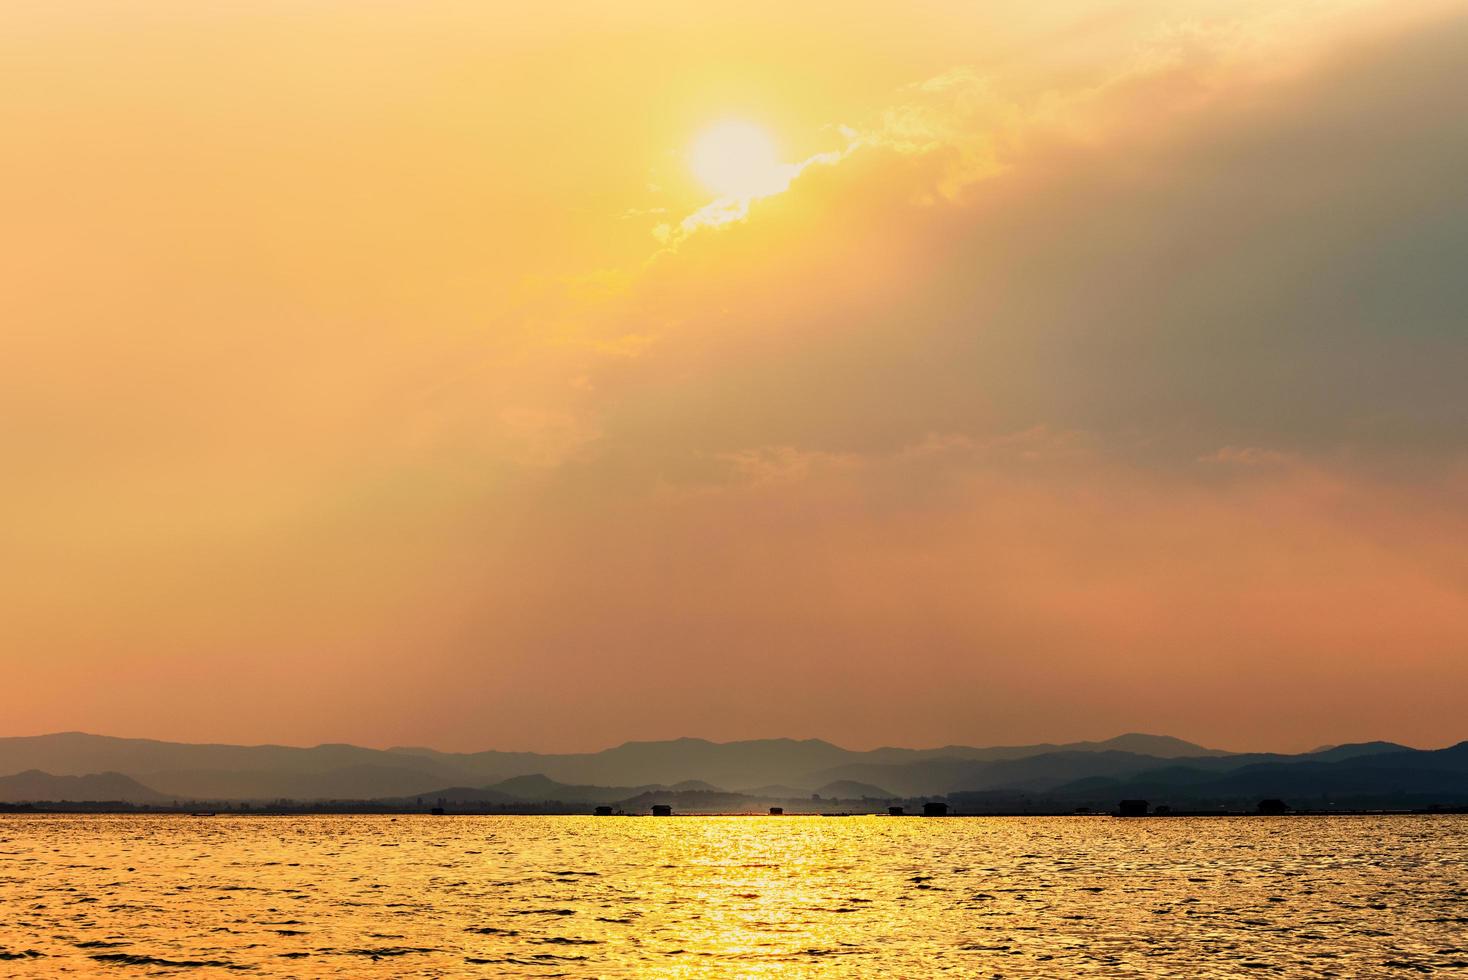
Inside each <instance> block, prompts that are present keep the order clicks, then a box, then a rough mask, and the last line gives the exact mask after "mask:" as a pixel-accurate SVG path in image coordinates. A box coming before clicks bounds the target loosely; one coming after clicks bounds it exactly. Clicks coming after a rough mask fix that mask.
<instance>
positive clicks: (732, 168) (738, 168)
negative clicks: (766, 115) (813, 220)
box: [688, 119, 790, 200]
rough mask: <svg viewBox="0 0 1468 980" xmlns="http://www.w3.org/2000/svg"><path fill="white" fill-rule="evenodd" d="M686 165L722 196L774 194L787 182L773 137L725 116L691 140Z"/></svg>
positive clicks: (741, 197)
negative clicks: (691, 144)
mask: <svg viewBox="0 0 1468 980" xmlns="http://www.w3.org/2000/svg"><path fill="white" fill-rule="evenodd" d="M688 163H689V166H690V167H691V168H692V169H693V174H694V176H696V177H697V178H698V179H699V182H700V183H702V184H703V185H704V187H706V188H708V190H709V191H711V192H712V193H714V194H717V195H718V196H719V197H721V198H730V199H735V200H748V199H750V198H755V197H764V196H766V195H768V194H777V193H779V192H780V191H783V190H784V189H785V188H786V187H788V186H789V184H790V174H789V172H788V171H789V168H788V167H786V166H784V165H782V164H781V163H780V158H779V155H778V153H777V152H776V150H775V141H774V140H772V139H771V138H770V135H769V133H767V132H765V131H764V130H763V129H761V128H760V127H759V126H756V125H755V124H754V123H750V122H744V121H742V120H733V119H731V120H726V121H724V122H721V123H716V124H715V125H713V126H710V127H709V128H708V129H706V130H704V131H703V132H702V133H700V134H699V136H698V138H697V139H696V140H694V141H693V147H692V149H691V150H690V151H689V154H688Z"/></svg>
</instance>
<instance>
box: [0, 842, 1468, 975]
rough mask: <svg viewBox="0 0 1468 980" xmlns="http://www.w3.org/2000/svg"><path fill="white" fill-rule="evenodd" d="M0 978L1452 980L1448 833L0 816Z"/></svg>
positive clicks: (1458, 909) (1460, 850)
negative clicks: (1400, 978)
mask: <svg viewBox="0 0 1468 980" xmlns="http://www.w3.org/2000/svg"><path fill="white" fill-rule="evenodd" d="M0 957H3V959H0V976H18V977H54V976H65V975H74V976H117V977H128V976H156V975H184V974H187V975H191V976H226V975H228V976H234V975H238V974H240V973H248V974H249V975H252V976H268V977H317V976H350V977H444V976H483V977H500V976H526V977H555V976H561V977H632V976H645V977H867V976H872V977H924V976H934V975H941V974H945V973H949V974H953V975H956V976H964V977H973V976H984V977H989V976H1003V977H1075V976H1085V975H1095V976H1106V977H1119V976H1121V977H1125V976H1139V977H1140V976H1158V975H1162V976H1181V977H1237V976H1245V975H1268V974H1271V973H1273V974H1279V975H1286V976H1290V977H1315V976H1318V977H1327V976H1361V975H1370V976H1390V975H1398V974H1400V975H1410V974H1413V973H1430V972H1439V971H1440V972H1444V973H1447V974H1449V975H1463V976H1468V817H1463V816H1421V817H1405V816H1403V817H1241V818H1221V817H1220V818H1180V817H1179V818H1165V819H1139V820H1123V819H1116V818H1111V817H1060V818H1038V817H1013V818H1003V817H1001V818H980V817H975V818H934V819H924V818H921V817H904V818H892V817H841V818H837V817H795V816H788V817H673V818H669V819H658V818H651V817H606V818H597V817H589V816H588V817H540V816H505V817H498V816H493V817H488V816H465V817H455V816H448V817H428V816H422V817H419V816H399V817H396V818H394V817H388V816H347V817H338V816H308V817H262V816H254V817H251V816H223V815H221V816H218V817H214V818H197V817H187V816H174V815H168V816H110V815H109V816H92V815H87V816H60V815H21V816H5V817H0Z"/></svg>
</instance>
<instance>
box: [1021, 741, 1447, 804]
mask: <svg viewBox="0 0 1468 980" xmlns="http://www.w3.org/2000/svg"><path fill="white" fill-rule="evenodd" d="M1371 744H1374V745H1377V746H1380V745H1389V744H1390V743H1371ZM1341 748H1352V747H1347V746H1342V747H1341ZM1336 751H1337V750H1329V751H1326V752H1317V753H1311V754H1307V755H1305V756H1295V757H1291V758H1292V759H1293V760H1294V761H1286V762H1263V763H1254V764H1250V765H1244V766H1240V767H1238V768H1235V769H1232V770H1229V771H1227V772H1223V773H1218V772H1210V771H1207V770H1202V769H1198V768H1195V767H1192V766H1186V765H1184V766H1168V767H1163V768H1159V769H1154V770H1151V771H1148V772H1143V773H1139V774H1135V775H1132V776H1129V777H1127V778H1123V779H1097V778H1089V779H1083V780H1078V781H1075V782H1072V783H1068V784H1063V785H1060V786H1057V787H1055V788H1054V789H1053V790H1052V791H1051V792H1050V796H1051V797H1052V798H1054V799H1057V800H1075V799H1087V800H1093V799H1094V800H1098V801H1104V800H1116V799H1122V798H1130V799H1147V800H1150V801H1152V802H1153V803H1166V804H1168V805H1170V806H1173V807H1175V808H1177V807H1195V808H1201V809H1207V808H1213V807H1222V808H1239V807H1243V808H1251V807H1252V806H1253V804H1254V802H1255V801H1257V800H1259V799H1263V798H1268V797H1277V798H1279V799H1283V800H1285V801H1287V802H1291V803H1293V805H1295V806H1296V807H1307V806H1308V807H1314V808H1319V809H1327V808H1329V807H1332V806H1335V807H1340V808H1370V807H1411V806H1426V805H1429V804H1434V803H1441V804H1446V805H1455V806H1456V805H1463V804H1468V742H1461V743H1459V744H1457V745H1454V746H1451V747H1449V748H1446V749H1438V750H1435V751H1421V750H1416V749H1398V750H1395V751H1393V750H1389V749H1381V750H1373V751H1365V752H1357V753H1351V752H1346V753H1342V754H1340V755H1333V754H1332V753H1335V752H1336ZM1321 757H1324V758H1323V759H1322V758H1321Z"/></svg>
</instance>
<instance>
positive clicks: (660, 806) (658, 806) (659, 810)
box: [652, 803, 673, 817]
mask: <svg viewBox="0 0 1468 980" xmlns="http://www.w3.org/2000/svg"><path fill="white" fill-rule="evenodd" d="M652 815H653V816H655V817H671V816H672V815H673V807H672V805H671V804H668V803H654V804H653V805H652Z"/></svg>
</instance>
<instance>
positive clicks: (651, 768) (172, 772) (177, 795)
mask: <svg viewBox="0 0 1468 980" xmlns="http://www.w3.org/2000/svg"><path fill="white" fill-rule="evenodd" d="M1142 749H1146V750H1149V751H1140V750H1142ZM1463 751H1464V750H1463V747H1462V746H1454V747H1452V748H1449V749H1443V750H1437V751H1421V750H1417V749H1411V748H1407V747H1405V746H1400V745H1397V744H1395V743H1391V742H1363V743H1358V744H1351V745H1335V746H1330V747H1328V748H1323V749H1321V750H1318V751H1316V752H1312V753H1302V754H1295V755H1291V754H1283V753H1228V752H1223V751H1220V750H1216V749H1209V748H1205V747H1203V746H1199V745H1195V744H1193V743H1190V742H1186V741H1183V740H1181V739H1176V738H1171V737H1169V736H1163V735H1146V734H1136V733H1134V734H1127V735H1122V736H1118V737H1117V738H1113V739H1106V740H1102V741H1092V742H1073V743H1064V744H1056V743H1040V744H1036V745H1023V746H993V747H987V748H985V747H975V746H944V747H941V748H934V749H903V748H893V747H884V748H880V749H873V750H870V751H853V750H849V749H844V748H841V747H840V746H837V745H833V744H832V743H830V742H825V741H822V740H819V739H757V740H750V741H743V742H722V743H721V742H711V741H708V740H706V739H698V738H682V739H673V740H670V741H664V742H627V743H624V744H622V745H619V746H616V747H615V748H611V749H607V750H605V751H602V752H594V753H568V754H542V753H528V752H497V751H491V752H475V753H450V752H438V751H435V750H432V749H422V748H393V749H369V748H362V747H359V746H353V745H340V744H330V745H319V746H314V747H309V748H301V747H291V746H280V745H257V746H240V745H212V744H187V743H172V742H162V741H156V740H150V739H118V738H110V737H106V736H100V735H88V734H83V733H79V732H67V733H61V734H57V735H42V736H28V737H15V738H0V773H5V772H14V773H16V774H17V775H15V776H9V777H5V778H6V779H7V780H8V781H9V782H8V785H9V786H10V788H9V789H7V790H5V793H6V794H7V795H5V796H4V797H0V799H5V800H19V799H22V798H24V799H28V800H40V799H46V798H53V799H72V800H85V799H92V800H103V799H109V800H131V801H135V802H160V801H163V800H173V799H179V800H217V801H221V802H223V801H230V800H239V801H251V802H255V801H261V802H270V801H274V800H278V799H282V798H284V799H291V800H297V801H313V800H314V801H325V800H339V801H345V800H377V801H385V800H386V801H393V800H398V801H401V800H414V801H416V799H417V798H419V797H424V798H432V799H438V798H444V799H445V800H452V801H455V802H477V803H481V804H485V805H491V804H514V803H520V802H532V803H542V802H549V801H559V802H562V803H568V804H569V803H577V804H580V803H592V804H597V805H601V804H606V803H621V802H623V801H627V800H633V801H636V800H644V799H645V798H651V797H652V796H656V795H659V794H661V795H663V796H669V797H670V799H671V798H678V799H684V800H685V804H683V805H684V806H685V807H686V806H689V805H691V804H689V803H688V802H687V801H690V800H697V799H703V800H705V802H707V801H708V800H710V799H713V798H715V797H717V798H719V799H722V800H725V801H726V802H727V800H728V799H733V798H736V797H737V798H739V799H743V800H746V801H759V800H770V801H787V800H807V801H808V800H809V798H810V796H811V795H812V794H817V795H819V796H820V797H821V798H822V799H844V800H858V801H859V800H861V799H863V798H866V799H883V800H885V799H891V798H918V797H933V796H944V795H957V796H960V797H962V796H964V795H965V794H967V796H966V798H967V799H969V800H970V801H974V802H983V801H988V802H990V803H994V804H995V805H996V806H997V805H999V804H998V802H995V801H1009V803H1013V801H1017V800H1020V801H1026V805H1028V804H1029V803H1032V802H1034V801H1037V800H1048V801H1051V802H1053V803H1054V804H1055V805H1057V806H1059V805H1062V804H1069V803H1076V804H1077V805H1080V804H1086V805H1093V804H1105V805H1110V804H1109V803H1108V801H1110V802H1114V801H1115V800H1116V799H1121V798H1124V797H1125V798H1137V799H1153V800H1155V801H1163V800H1171V801H1176V802H1177V803H1178V804H1198V805H1203V804H1206V805H1210V806H1212V805H1217V804H1219V801H1238V800H1246V799H1247V798H1248V797H1250V796H1258V797H1278V798H1281V799H1289V798H1290V797H1291V796H1294V797H1300V796H1301V795H1302V794H1312V795H1313V797H1314V798H1319V799H1326V800H1334V799H1347V798H1349V799H1351V800H1357V801H1359V800H1368V799H1371V800H1384V799H1401V800H1407V799H1411V800H1430V801H1431V802H1452V801H1455V800H1457V799H1459V798H1460V797H1463V796H1468V790H1465V788H1464V782H1465V775H1464V772H1463V768H1462V766H1460V759H1461V756H1462V755H1463ZM1455 766H1456V767H1458V768H1455ZM66 780H71V781H70V782H67V781H66ZM22 788H23V790H22ZM22 792H23V795H22ZM690 794H691V795H690ZM698 794H704V795H703V796H701V797H700V796H699V795H698ZM1006 805H1008V803H1007V804H1006ZM1361 805H1365V804H1361ZM1373 805H1375V804H1373ZM1381 805H1385V804H1381Z"/></svg>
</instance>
